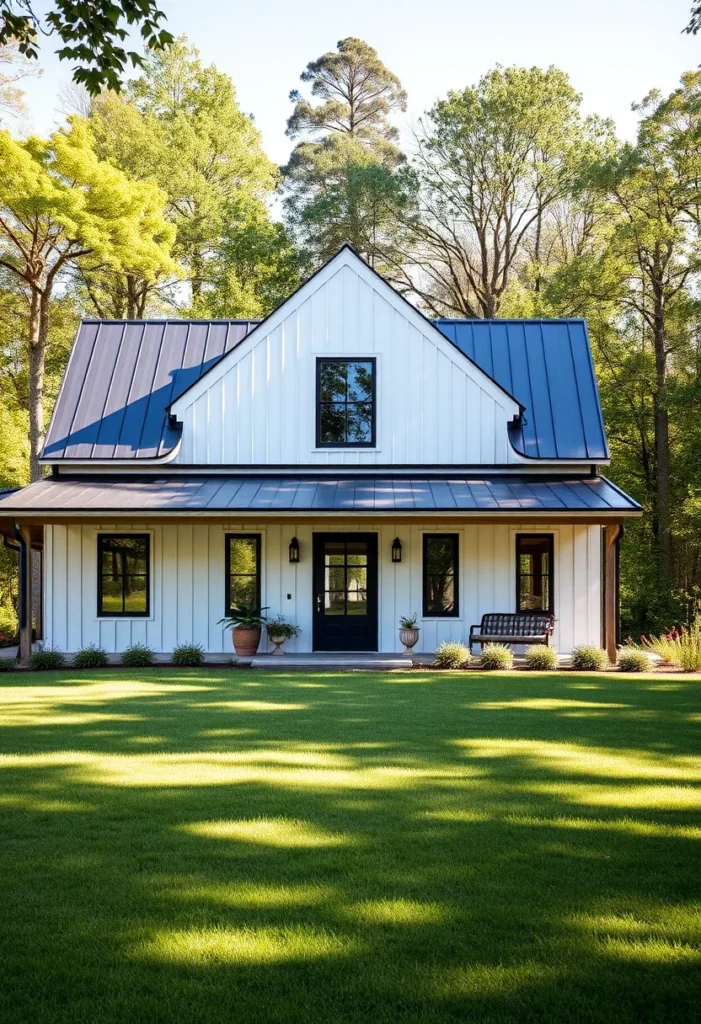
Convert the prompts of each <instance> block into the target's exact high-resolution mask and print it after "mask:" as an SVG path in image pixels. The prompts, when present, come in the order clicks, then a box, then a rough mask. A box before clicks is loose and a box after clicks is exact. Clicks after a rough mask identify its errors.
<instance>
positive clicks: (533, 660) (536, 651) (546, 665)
mask: <svg viewBox="0 0 701 1024" xmlns="http://www.w3.org/2000/svg"><path fill="white" fill-rule="evenodd" d="M526 668H530V669H533V671H534V672H552V671H553V669H556V668H557V651H556V650H555V648H554V647H546V646H545V644H533V646H532V647H529V648H528V649H527V651H526Z"/></svg>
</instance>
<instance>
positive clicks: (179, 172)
mask: <svg viewBox="0 0 701 1024" xmlns="http://www.w3.org/2000/svg"><path fill="white" fill-rule="evenodd" d="M89 122H90V127H91V131H92V134H93V137H94V139H95V146H96V149H97V151H98V153H99V154H100V156H101V157H103V158H105V159H108V160H110V161H111V162H112V163H114V164H115V165H116V166H117V167H119V168H120V169H122V170H123V171H124V172H125V173H126V174H128V175H129V176H130V177H132V178H135V179H137V180H145V179H154V180H156V181H157V182H158V184H159V185H160V186H161V188H162V189H163V190H164V192H165V193H166V195H167V197H168V216H169V218H170V219H171V220H172V222H173V223H174V224H175V227H176V231H177V234H176V242H175V247H174V255H175V257H176V258H177V260H178V262H179V264H180V266H181V268H182V271H181V277H182V278H184V280H185V282H186V283H187V285H188V286H189V293H190V298H191V307H192V310H193V311H196V312H197V315H200V316H205V315H207V311H208V309H209V308H210V306H211V307H212V308H214V307H215V306H216V307H218V308H221V306H222V304H223V295H222V294H219V290H220V289H222V288H223V289H224V292H225V293H226V295H227V296H228V299H229V300H232V301H234V297H235V296H236V295H239V296H243V295H244V294H245V296H246V298H245V300H242V301H243V302H244V305H245V306H246V310H245V312H244V310H243V309H242V308H240V307H239V306H237V305H233V306H232V307H231V309H230V311H229V314H228V315H230V316H236V315H254V316H255V315H260V314H261V313H265V312H268V311H269V302H270V301H271V299H272V297H273V296H275V295H276V287H275V280H276V278H277V277H279V278H280V288H281V290H282V289H283V288H284V287H286V285H287V284H288V283H289V280H288V278H289V276H290V275H292V277H293V278H294V265H293V264H294V260H293V258H292V252H291V247H290V245H289V242H288V240H287V238H286V237H285V235H284V232H282V230H281V229H278V228H275V227H274V226H273V225H272V223H271V221H270V216H269V212H268V205H267V204H268V200H269V198H270V197H271V196H272V195H273V193H274V190H275V188H276V187H277V184H278V172H277V169H276V168H275V166H274V164H273V163H272V162H271V161H270V160H268V158H267V157H266V156H265V153H264V152H263V149H262V146H261V140H260V134H259V132H258V130H257V129H256V127H255V125H254V124H253V122H252V120H251V118H250V117H248V116H247V115H246V114H244V113H243V112H242V111H241V110H240V108H239V106H238V103H237V100H236V92H235V90H234V86H233V84H232V82H231V80H230V79H229V78H228V77H227V76H226V75H223V74H221V72H219V71H217V69H216V68H215V67H212V66H210V67H205V66H204V65H203V64H202V62H201V60H200V56H199V53H198V51H197V50H196V49H195V48H194V47H190V46H188V45H187V43H186V41H185V40H184V39H179V40H178V41H177V42H176V43H175V44H174V45H173V46H172V47H170V49H169V50H168V51H167V52H165V53H162V54H158V55H156V56H153V57H152V58H150V59H149V60H148V61H147V62H146V66H145V68H144V73H143V75H142V76H141V77H140V78H139V79H137V80H135V81H134V82H131V83H130V84H129V87H128V89H127V90H126V91H125V93H124V94H123V95H122V96H120V97H116V96H114V95H106V94H103V95H102V96H100V97H98V98H97V99H96V100H95V101H94V103H93V105H92V111H91V115H90V118H89ZM253 265H255V266H258V267H259V270H260V274H259V275H258V276H257V275H256V274H255V273H252V272H251V267H252V266H253ZM237 275H238V280H237ZM244 279H245V284H244ZM264 279H265V282H266V284H265V285H263V284H262V282H263V280H264ZM225 282H226V283H225ZM259 283H260V286H259ZM105 284H107V285H108V288H107V291H105V287H104V285H105ZM167 284H168V283H167V282H164V281H157V282H156V281H151V282H145V281H137V280H134V281H131V282H128V281H124V280H116V281H113V282H112V284H111V285H110V284H109V282H104V281H103V282H102V287H100V288H98V289H97V290H96V289H95V288H93V289H92V295H93V297H94V296H96V294H97V292H98V291H99V292H101V294H102V299H101V300H100V301H103V302H104V301H105V300H109V301H108V303H107V304H108V307H109V308H115V304H119V303H122V304H123V303H124V302H125V301H129V295H133V296H135V297H136V300H137V304H138V311H137V315H143V313H144V311H145V309H146V308H147V304H148V303H150V302H152V301H155V300H157V299H158V298H159V294H158V293H160V298H161V300H163V299H164V298H166V297H167V293H168V287H167ZM164 287H165V292H164ZM171 297H172V296H171Z"/></svg>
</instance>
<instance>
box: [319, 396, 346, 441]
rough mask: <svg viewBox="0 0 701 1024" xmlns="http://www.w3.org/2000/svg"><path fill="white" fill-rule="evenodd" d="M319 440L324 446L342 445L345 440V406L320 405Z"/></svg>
mask: <svg viewBox="0 0 701 1024" xmlns="http://www.w3.org/2000/svg"><path fill="white" fill-rule="evenodd" d="M321 440H322V442H324V443H325V444H343V443H344V442H345V440H346V406H345V405H340V404H337V403H336V404H334V405H322V407H321Z"/></svg>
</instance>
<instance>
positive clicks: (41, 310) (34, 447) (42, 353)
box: [28, 288, 49, 481]
mask: <svg viewBox="0 0 701 1024" xmlns="http://www.w3.org/2000/svg"><path fill="white" fill-rule="evenodd" d="M48 301H49V300H48V296H47V294H46V293H45V292H43V293H42V292H41V291H39V290H38V289H37V288H32V294H31V300H30V307H29V339H28V340H29V476H30V480H32V481H34V480H41V477H42V468H41V465H40V464H39V456H40V455H41V450H42V448H43V446H44V362H45V358H46V335H47V328H48V316H47V309H48Z"/></svg>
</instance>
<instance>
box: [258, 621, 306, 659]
mask: <svg viewBox="0 0 701 1024" xmlns="http://www.w3.org/2000/svg"><path fill="white" fill-rule="evenodd" d="M266 629H267V630H268V639H269V640H270V642H271V643H273V644H275V650H274V651H273V654H282V650H281V647H282V645H283V644H284V642H285V640H291V639H292V637H293V636H299V634H300V633H301V632H302V630H301V629H300V628H299V626H293V625H292V623H291V622H287V620H286V619H284V618H283V616H282V615H278V616H277V618H275V619H271V620H270V622H269V623H268V625H267V627H266Z"/></svg>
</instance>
